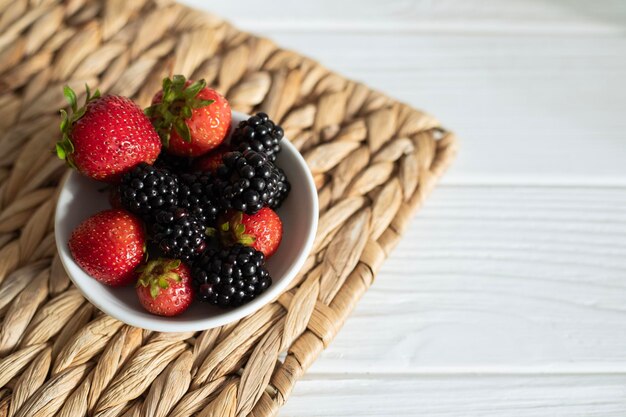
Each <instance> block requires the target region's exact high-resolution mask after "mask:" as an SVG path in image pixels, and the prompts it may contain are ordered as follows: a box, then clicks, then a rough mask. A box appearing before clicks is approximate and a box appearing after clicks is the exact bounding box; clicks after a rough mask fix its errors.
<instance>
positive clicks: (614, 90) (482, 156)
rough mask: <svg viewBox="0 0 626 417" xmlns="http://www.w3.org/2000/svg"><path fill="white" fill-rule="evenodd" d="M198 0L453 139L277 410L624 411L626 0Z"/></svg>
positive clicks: (570, 415) (570, 414) (485, 416)
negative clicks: (358, 295) (418, 114)
mask: <svg viewBox="0 0 626 417" xmlns="http://www.w3.org/2000/svg"><path fill="white" fill-rule="evenodd" d="M187 3H189V4H192V5H195V6H196V7H202V8H206V9H207V10H211V11H213V12H215V13H216V14H219V15H222V16H224V17H226V18H228V19H229V20H231V21H232V22H233V23H235V24H236V25H237V26H239V27H240V28H242V29H245V30H250V31H253V32H257V33H259V34H262V35H264V36H267V37H270V38H272V39H274V40H275V41H276V42H278V43H279V44H281V45H283V46H285V47H288V48H291V49H295V50H297V51H300V52H302V53H304V54H306V55H309V56H311V57H313V58H316V59H317V60H319V61H320V62H322V63H323V64H324V65H326V66H327V67H329V68H332V69H334V70H337V71H339V72H340V73H342V74H344V75H346V76H348V77H351V78H354V79H358V80H361V81H363V82H365V83H366V84H368V85H370V86H372V87H374V88H377V89H379V90H382V91H384V92H386V93H388V94H389V95H391V96H393V97H396V98H398V99H400V100H402V101H405V102H408V103H410V104H411V105H413V106H415V107H418V108H423V109H425V110H427V111H428V112H430V113H432V114H434V115H436V116H437V117H438V118H439V119H440V120H441V121H442V122H443V123H444V124H445V125H446V126H448V127H449V128H451V129H453V130H454V131H456V132H457V133H458V136H459V138H460V146H461V147H460V154H459V157H458V160H457V161H456V163H455V165H454V167H453V168H452V169H451V170H450V171H449V172H448V174H447V175H446V177H445V179H444V181H443V183H442V185H441V186H439V187H438V188H437V189H436V190H435V192H434V194H433V195H432V197H431V198H430V200H429V201H428V202H427V204H426V205H425V207H424V208H423V209H422V211H420V212H419V214H418V215H417V216H416V218H415V220H414V221H413V222H412V225H411V227H410V230H409V231H408V233H407V234H406V236H405V238H404V240H403V241H402V243H401V244H400V245H399V246H398V248H397V249H396V251H395V252H394V253H393V254H392V256H391V257H390V258H389V259H388V261H387V262H386V264H385V265H384V266H383V268H382V271H381V273H380V274H379V276H378V278H377V281H376V282H375V283H374V285H373V287H372V289H371V290H370V291H369V292H368V293H367V294H366V295H365V297H364V299H363V300H362V302H361V303H360V304H359V305H358V307H357V308H356V310H355V312H354V314H353V315H352V317H351V318H350V319H349V320H348V322H347V323H346V325H345V327H344V329H343V330H342V331H341V332H340V333H339V335H338V336H337V338H336V339H335V341H334V342H333V343H332V345H331V346H330V347H329V349H328V350H327V351H325V352H324V353H323V355H322V357H321V358H320V359H319V360H318V361H317V362H316V363H315V364H314V365H313V366H312V368H311V369H310V372H309V373H308V375H307V376H306V378H305V379H303V380H302V381H300V382H299V383H298V384H297V386H296V388H295V390H294V393H293V395H292V397H291V399H290V401H289V402H288V404H287V405H286V407H285V408H284V409H283V410H282V412H281V415H282V416H299V417H306V416H333V417H339V416H390V417H391V416H393V417H398V416H446V417H452V416H459V417H460V416H463V417H471V416H477V417H478V416H479V417H489V416H506V417H521V416H524V417H526V416H529V417H530V416H533V417H538V416H567V417H576V416H602V417H609V416H619V417H623V416H624V415H626V133H625V132H626V2H624V1H623V0H614V1H601V2H595V1H594V2H590V1H585V0H569V1H566V0H564V1H546V0H532V1H530V0H509V1H501V0H446V1H437V2H434V1H430V0H388V1H379V0H343V1H336V0H318V1H315V2H302V1H287V0H280V1H272V2H261V3H260V2H257V1H252V0H239V1H217V0H210V1H206V0H187Z"/></svg>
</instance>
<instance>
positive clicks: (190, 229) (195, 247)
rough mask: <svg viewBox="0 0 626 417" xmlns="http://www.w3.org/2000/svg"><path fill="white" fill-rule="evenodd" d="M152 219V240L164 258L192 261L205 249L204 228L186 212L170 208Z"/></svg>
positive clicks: (195, 218) (159, 212)
mask: <svg viewBox="0 0 626 417" xmlns="http://www.w3.org/2000/svg"><path fill="white" fill-rule="evenodd" d="M154 218H155V222H154V224H153V225H152V233H151V235H152V240H153V241H154V243H155V244H156V245H157V246H158V248H159V249H160V250H161V252H163V255H165V256H166V257H169V258H174V259H180V260H183V261H192V260H193V259H195V258H196V257H197V256H199V255H200V254H201V253H202V252H203V251H204V249H205V248H206V235H205V230H206V228H205V226H204V225H203V224H202V222H201V221H200V220H199V219H198V218H197V217H195V216H193V215H190V214H189V213H188V212H187V211H186V210H184V209H181V208H178V207H172V208H169V209H167V210H161V211H158V212H157V213H156V215H155V216H154Z"/></svg>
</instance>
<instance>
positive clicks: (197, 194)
mask: <svg viewBox="0 0 626 417" xmlns="http://www.w3.org/2000/svg"><path fill="white" fill-rule="evenodd" d="M213 188H214V186H213V181H212V178H211V174H210V173H195V174H182V175H181V176H180V177H179V186H178V207H180V208H182V209H185V210H187V211H188V212H189V213H190V214H191V215H193V216H196V217H197V218H198V219H199V220H200V221H201V222H202V223H203V224H204V225H205V226H210V225H212V223H213V222H215V219H216V218H217V216H218V215H219V214H220V211H221V210H220V207H219V204H218V203H217V198H216V197H215V192H214V191H213Z"/></svg>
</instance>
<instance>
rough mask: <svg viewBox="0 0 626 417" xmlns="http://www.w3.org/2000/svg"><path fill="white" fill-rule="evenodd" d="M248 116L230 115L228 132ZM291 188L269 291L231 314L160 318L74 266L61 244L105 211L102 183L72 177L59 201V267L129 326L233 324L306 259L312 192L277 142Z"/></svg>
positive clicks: (177, 328) (202, 308)
mask: <svg viewBox="0 0 626 417" xmlns="http://www.w3.org/2000/svg"><path fill="white" fill-rule="evenodd" d="M247 118H248V115H245V114H242V113H237V112H233V126H236V124H237V123H239V122H240V121H241V120H245V119H247ZM276 163H277V165H278V166H280V167H281V168H282V169H283V170H284V171H285V173H286V175H287V177H288V178H289V182H290V183H291V192H290V194H289V196H288V198H287V199H286V200H285V201H284V203H283V204H282V206H281V207H280V209H278V211H277V212H278V215H279V216H280V218H281V220H282V222H283V239H282V242H281V244H280V247H279V249H278V251H277V252H276V253H275V254H274V256H272V258H270V259H269V260H268V262H267V265H266V266H267V269H268V271H269V273H270V275H271V277H272V281H273V282H272V285H271V286H270V287H269V288H268V289H267V290H266V291H265V292H264V293H263V294H261V295H260V296H258V297H257V298H255V299H254V300H252V301H250V302H249V303H247V304H245V305H243V306H240V307H236V308H233V309H220V308H218V307H214V306H210V305H208V304H205V303H201V302H199V301H194V303H193V304H192V306H191V307H190V308H189V309H188V310H187V311H185V312H184V313H183V314H181V315H179V316H176V317H160V316H156V315H153V314H150V313H148V312H147V311H145V310H144V309H143V308H142V306H141V305H140V304H139V301H138V300H137V296H136V294H135V288H134V287H132V286H130V287H124V288H112V287H108V286H106V285H103V284H101V283H99V282H98V281H96V280H95V279H93V278H92V277H90V276H89V275H88V274H87V273H86V272H85V271H83V270H82V269H81V268H80V267H79V266H78V265H77V264H76V262H74V259H73V258H72V255H71V254H70V251H69V249H68V245H67V242H68V240H69V238H70V235H71V233H72V231H73V230H74V228H75V227H76V226H78V225H79V224H80V223H81V222H82V221H83V220H85V219H86V218H88V217H89V216H91V215H93V214H95V213H97V212H99V211H101V210H106V209H108V208H110V205H109V202H108V193H107V192H106V191H105V190H104V188H105V186H104V184H103V183H99V182H96V181H93V180H91V179H89V178H86V177H83V176H82V175H80V174H78V173H77V172H76V171H72V172H71V173H70V174H69V176H68V177H67V178H66V180H65V183H64V185H63V189H62V190H61V193H60V195H59V199H58V202H57V207H56V216H55V239H56V244H57V248H58V250H59V256H60V258H61V262H62V263H63V266H64V267H65V270H66V271H67V273H68V275H69V277H70V278H71V280H72V282H73V283H74V285H76V287H77V288H78V289H79V290H80V291H81V292H82V294H83V295H84V296H85V298H87V299H88V300H89V301H90V302H91V303H92V304H93V305H95V306H96V307H97V308H98V309H100V310H102V311H103V312H105V313H106V314H108V315H110V316H112V317H114V318H116V319H118V320H120V321H122V322H124V323H127V324H130V325H132V326H136V327H141V328H144V329H149V330H155V331H160V332H186V331H198V330H205V329H210V328H213V327H218V326H222V325H225V324H228V323H230V322H233V321H235V320H239V319H241V318H242V317H245V316H248V315H250V314H252V313H254V312H255V311H256V310H258V309H259V308H261V307H263V306H264V305H266V304H268V303H270V302H271V301H273V300H274V299H275V298H277V297H278V296H279V295H280V294H281V293H282V291H283V290H284V289H285V288H286V287H287V286H288V285H289V283H290V282H291V280H292V279H293V278H294V277H295V275H296V274H297V272H298V270H300V268H301V267H302V265H303V264H304V261H305V259H306V257H307V256H308V254H309V252H310V250H311V247H312V245H313V240H314V238H315V233H316V230H317V220H318V200H317V191H316V188H315V184H314V182H313V177H312V176H311V173H310V171H309V169H308V167H307V165H306V162H305V161H304V159H303V158H302V156H301V155H300V153H299V152H298V151H297V150H296V148H295V147H294V146H293V145H292V144H291V143H290V142H289V140H288V139H287V138H285V139H283V141H282V152H281V153H280V154H279V156H278V159H277V161H276Z"/></svg>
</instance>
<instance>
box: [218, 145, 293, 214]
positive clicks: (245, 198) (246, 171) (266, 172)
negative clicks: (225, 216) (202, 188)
mask: <svg viewBox="0 0 626 417" xmlns="http://www.w3.org/2000/svg"><path fill="white" fill-rule="evenodd" d="M223 162H224V163H223V165H221V166H220V167H219V169H218V170H217V179H216V181H215V192H216V195H217V197H218V199H219V203H220V205H221V206H222V208H224V209H229V208H232V209H235V210H239V211H244V212H246V213H248V214H254V213H256V212H257V211H259V210H261V208H263V206H269V207H273V206H275V205H276V204H277V201H276V196H277V195H279V196H281V197H282V196H283V194H284V188H285V187H284V186H281V184H279V180H280V179H281V175H280V173H279V172H278V171H277V168H276V167H275V166H274V164H273V163H271V162H270V161H269V160H268V158H267V156H266V155H265V154H264V153H260V152H256V151H253V150H247V151H244V152H243V153H241V152H229V153H227V154H226V155H224V158H223ZM281 190H283V191H282V194H281ZM280 201H282V200H280Z"/></svg>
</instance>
